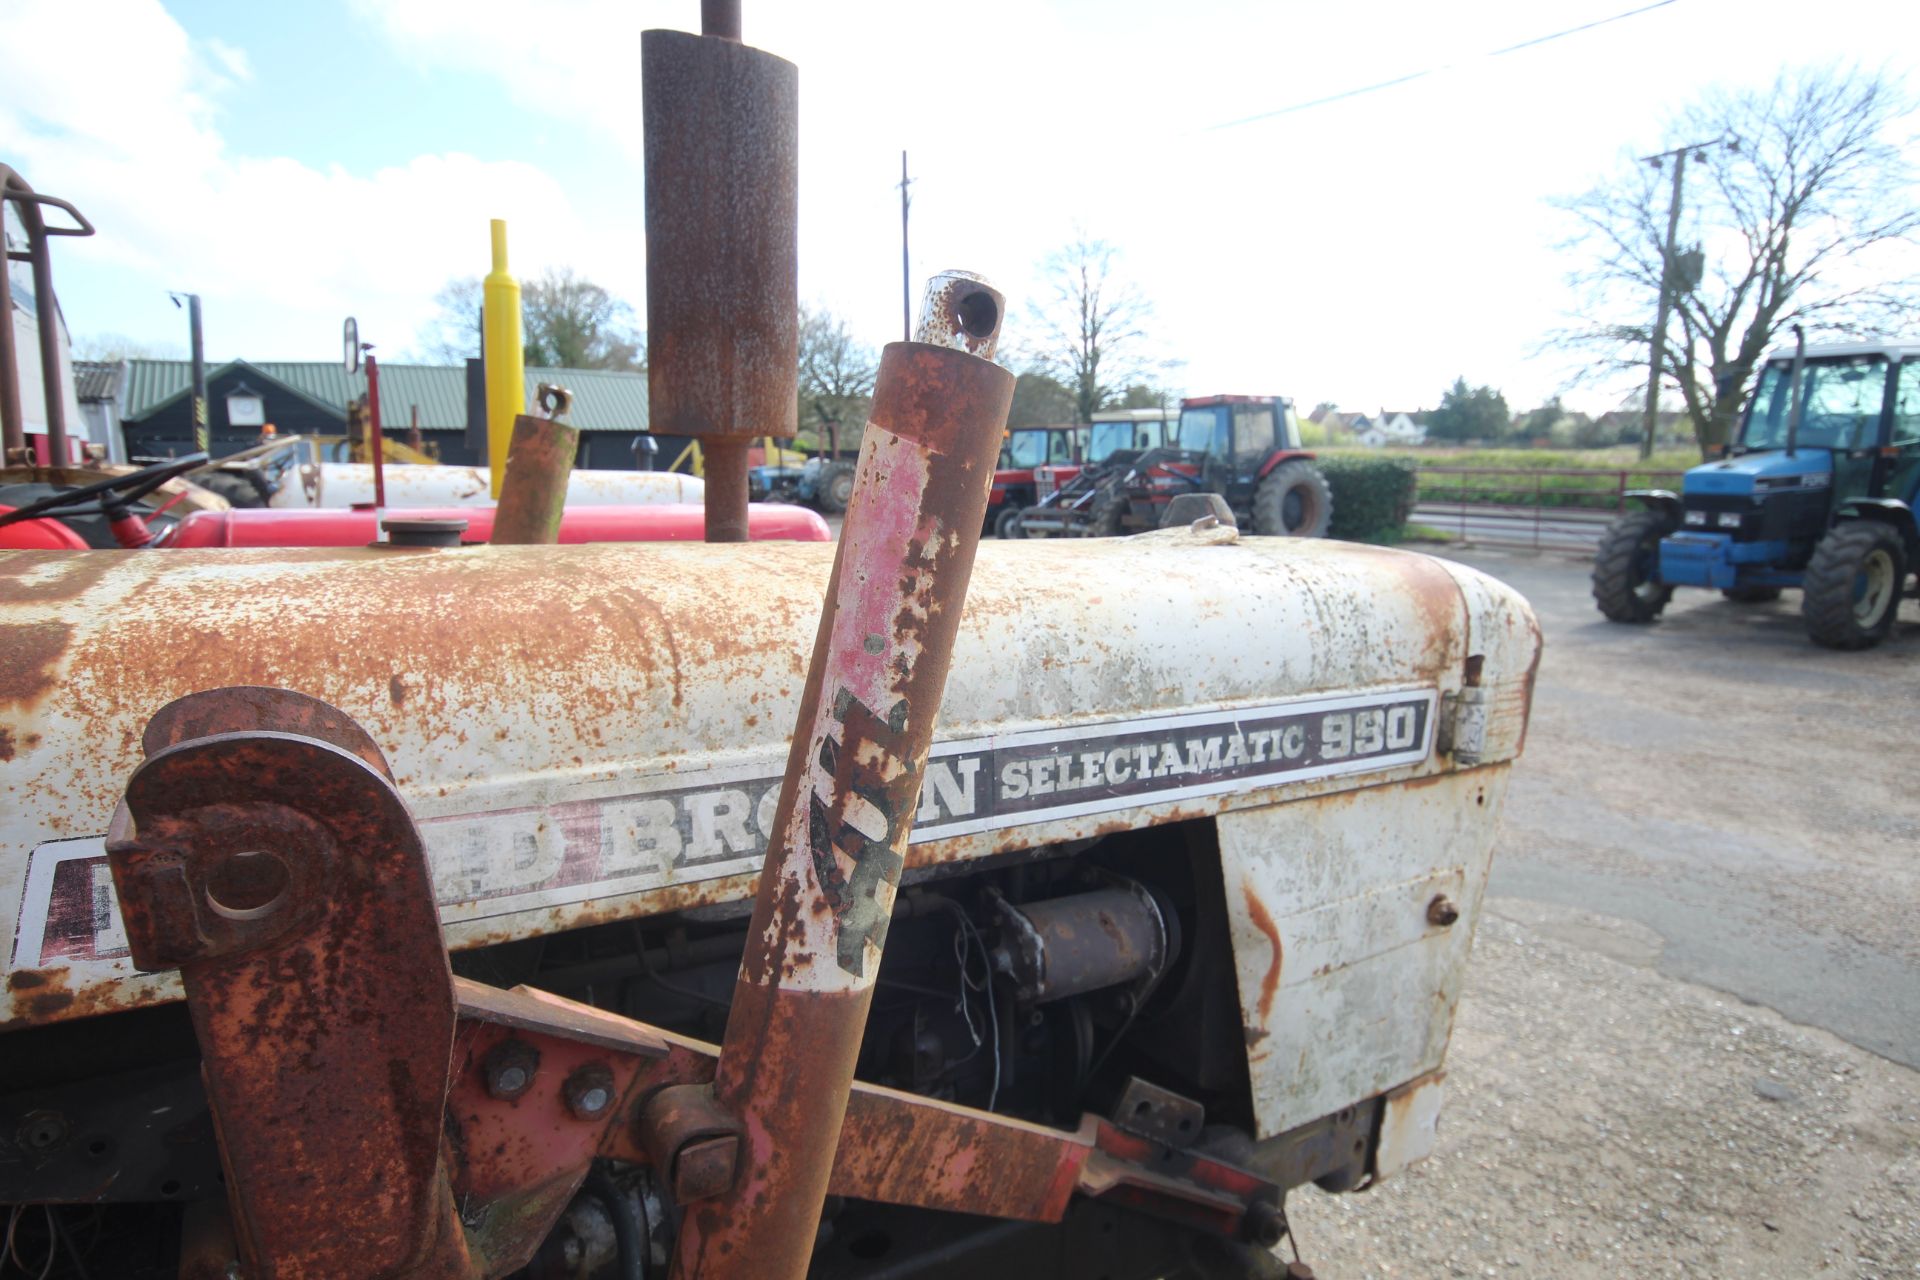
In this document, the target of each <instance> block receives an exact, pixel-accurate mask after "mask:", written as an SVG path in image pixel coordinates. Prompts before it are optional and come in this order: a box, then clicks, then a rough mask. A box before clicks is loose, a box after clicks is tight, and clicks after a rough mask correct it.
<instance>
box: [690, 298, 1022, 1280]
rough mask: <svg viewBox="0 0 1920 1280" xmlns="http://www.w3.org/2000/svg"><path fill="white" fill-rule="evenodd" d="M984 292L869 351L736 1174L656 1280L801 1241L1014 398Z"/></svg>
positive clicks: (756, 976) (751, 1029)
mask: <svg viewBox="0 0 1920 1280" xmlns="http://www.w3.org/2000/svg"><path fill="white" fill-rule="evenodd" d="M1004 309H1005V308H1004V301H1003V299H1002V298H1001V296H1000V294H999V293H998V292H997V291H996V290H994V289H993V288H992V287H991V286H989V285H987V284H985V283H984V282H982V281H981V280H980V278H979V277H977V276H972V275H968V274H965V273H961V272H952V273H948V274H946V275H943V276H939V277H936V278H935V280H934V282H933V285H932V286H931V287H930V288H929V289H928V292H927V304H926V310H925V312H924V313H923V315H922V317H921V322H920V327H919V330H918V332H919V336H920V337H921V339H922V340H921V341H919V342H896V343H893V344H891V345H889V346H888V347H887V348H886V350H885V352H883V353H882V355H881V359H880V375H879V378H878V381H877V382H876V384H875V387H874V396H873V413H872V417H871V418H870V419H869V422H868V426H867V431H866V438H865V440H864V441H863V442H862V444H861V448H860V463H859V470H858V471H857V473H856V474H855V478H854V486H853V496H852V499H851V501H850V502H849V503H848V506H847V517H846V525H845V527H844V529H843V530H842V532H841V536H840V543H839V549H838V552H837V554H836V555H835V557H834V563H833V577H832V579H831V580H830V581H829V583H828V586H827V598H826V603H825V607H824V609H823V611H822V613H821V617H820V630H819V633H818V636H817V638H816V640H815V642H814V649H813V661H812V663H811V665H810V666H809V668H808V671H807V683H806V687H805V690H804V692H803V693H802V695H801V702H800V719H799V724H798V725H797V726H796V728H795V730H794V735H793V747H792V752H791V754H790V755H789V757H788V761H787V774H786V781H785V783H784V785H783V786H782V787H781V791H780V803H779V808H778V809H777V810H776V813H775V817H774V822H773V832H774V836H773V839H772V840H771V841H770V842H769V846H768V849H767V860H766V863H765V865H764V867H763V868H762V870H761V873H760V886H759V894H758V896H757V897H756V899H755V901H754V912H753V922H752V924H751V926H750V927H749V929H748V934H747V949H746V952H745V954H744V955H743V956H742V958H741V964H740V975H739V978H738V980H737V982H736V985H735V988H734V998H733V1008H732V1012H731V1014H730V1016H729V1017H728V1020H727V1033H726V1037H725V1040H724V1042H723V1046H722V1049H721V1053H720V1062H719V1066H718V1069H717V1071H716V1073H715V1076H714V1082H713V1098H712V1101H713V1103H715V1104H717V1105H718V1107H719V1109H721V1110H723V1111H725V1112H727V1113H729V1114H731V1115H732V1116H734V1117H736V1118H737V1119H738V1120H739V1122H740V1129H741V1149H740V1158H739V1161H738V1169H739V1173H738V1175H737V1178H736V1179H735V1181H734V1182H733V1185H732V1186H731V1187H730V1188H729V1189H727V1190H725V1191H724V1192H722V1193H721V1194H719V1195H717V1196H715V1197H713V1198H712V1199H707V1200H701V1201H698V1202H696V1203H694V1204H691V1205H689V1206H688V1207H687V1211H686V1216H685V1218H684V1220H683V1222H682V1224H681V1238H680V1243H679V1247H678V1249H677V1251H676V1253H675V1257H674V1274H675V1275H676V1276H680V1277H693V1276H702V1277H718V1276H730V1277H731V1276H741V1277H744V1276H749V1275H751V1276H755V1277H769V1278H772V1277H792V1278H794V1280H797V1278H798V1277H800V1276H802V1275H804V1274H805V1272H806V1269H807V1260H808V1258H809V1257H810V1256H811V1254H812V1252H813V1243H814V1234H815V1227H816V1225H817V1224H818V1222H819V1217H820V1207H821V1204H822V1202H823V1201H824V1199H825V1197H826V1193H827V1178H828V1174H829V1173H830V1171H831V1169H832V1167H833V1157H834V1149H835V1147H836V1145H837V1143H838V1140H839V1134H840V1126H841V1121H842V1117H843V1115H844V1113H845V1111H846V1106H847V1095H848V1090H849V1088H850V1087H851V1085H852V1082H853V1067H854V1059H855V1057H856V1056H857V1054H858V1052H859V1049H860V1038H861V1034H862V1032H863V1031H864V1030H865V1028H866V1023H867V1009H868V1006H869V1004H871V1002H872V998H873V982H874V977H875V975H876V974H877V973H878V971H879V968H880V956H881V952H882V950H883V948H884V947H885V945H886V940H887V923H888V919H889V917H890V915H891V913H892V910H893V900H894V893H895V890H896V889H897V887H898V885H899V882H900V873H901V870H902V868H903V867H904V865H905V854H906V848H907V836H908V832H909V830H910V828H911V827H912V825H913V814H914V809H915V807H916V805H917V804H918V801H919V794H920V782H921V777H922V775H923V773H924V771H925V768H926V760H927V751H928V748H929V746H930V745H931V743H932V739H933V727H934V721H935V719H936V717H937V716H938V713H939V708H940V700H941V697H942V695H943V693H944V692H945V689H946V682H947V672H948V669H949V668H950V667H951V665H952V661H953V643H954V636H955V635H956V633H957V632H958V630H959V626H960V613H961V609H962V607H963V606H964V604H965V602H966V595H967V583H968V580H969V578H970V577H971V575H972V572H973V559H974V552H975V551H976V550H977V549H978V547H979V543H980V526H981V522H982V521H983V520H984V519H985V517H986V509H987V491H988V489H989V487H990V486H991V484H992V480H993V464H994V459H995V457H996V456H997V454H998V452H999V448H1000V437H1001V432H1002V431H1003V430H1004V429H1005V427H1006V421H1007V410H1008V409H1009V408H1010V407H1011V405H1012V402H1013V381H1014V380H1013V375H1012V374H1010V373H1008V372H1007V371H1006V370H1005V369H1003V368H1001V367H1000V366H999V365H996V364H994V363H993V362H992V361H991V359H990V358H989V357H990V356H991V355H992V352H993V347H994V342H995V340H996V338H997V336H998V333H999V328H1000V318H1001V315H1002V313H1003V311H1004Z"/></svg>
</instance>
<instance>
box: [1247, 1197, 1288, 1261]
mask: <svg viewBox="0 0 1920 1280" xmlns="http://www.w3.org/2000/svg"><path fill="white" fill-rule="evenodd" d="M1246 1222H1247V1238H1248V1239H1249V1240H1252V1241H1253V1242H1254V1243H1255V1244H1257V1245H1259V1246H1260V1247H1261V1248H1263V1249H1271V1248H1273V1247H1274V1246H1275V1245H1277V1244H1279V1243H1280V1242H1281V1241H1282V1240H1284V1239H1286V1236H1287V1216H1286V1215H1285V1214H1284V1213H1282V1212H1280V1206H1278V1205H1276V1204H1272V1203H1269V1202H1268V1201H1265V1200H1256V1201H1254V1202H1253V1203H1252V1204H1250V1205H1248V1206H1247V1218H1246Z"/></svg>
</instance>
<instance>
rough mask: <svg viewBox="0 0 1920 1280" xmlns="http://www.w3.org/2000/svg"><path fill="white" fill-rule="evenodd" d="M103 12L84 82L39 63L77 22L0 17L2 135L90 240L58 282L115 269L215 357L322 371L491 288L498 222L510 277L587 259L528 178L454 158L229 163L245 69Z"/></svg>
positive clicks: (217, 47) (145, 2) (130, 15)
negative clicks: (367, 166)
mask: <svg viewBox="0 0 1920 1280" xmlns="http://www.w3.org/2000/svg"><path fill="white" fill-rule="evenodd" d="M107 7H109V6H96V10H98V9H100V8H107ZM110 8H111V12H109V13H100V12H97V11H96V13H95V14H94V16H93V18H92V19H91V20H90V25H91V27H92V34H91V35H90V36H89V39H88V45H87V68H86V69H87V74H85V75H75V74H73V67H72V66H71V65H69V64H67V63H65V62H63V61H62V60H60V59H54V58H47V57H45V56H43V54H42V55H35V54H33V53H32V52H31V51H33V50H36V49H37V50H41V51H44V50H47V49H50V48H58V47H62V44H63V43H70V42H71V38H72V23H73V19H72V8H71V6H70V5H67V4H64V3H62V2H61V0H14V2H13V3H9V4H8V5H6V6H5V7H4V9H3V10H0V85H4V87H5V97H4V98H3V99H0V136H4V137H6V138H7V139H8V140H9V147H10V150H11V152H12V155H11V156H9V160H10V162H11V163H13V164H14V165H15V167H16V168H18V169H20V170H21V171H22V172H23V173H24V174H26V175H27V177H28V180H29V181H31V182H33V183H34V185H35V186H36V188H38V189H39V190H42V191H50V192H54V193H56V194H59V195H61V196H63V197H64V198H66V199H69V200H71V201H72V202H73V203H74V204H75V205H77V206H78V207H79V208H80V209H81V210H82V211H83V212H85V213H86V214H87V216H88V217H89V218H90V219H91V220H92V221H93V223H94V225H95V226H96V227H97V228H98V234H97V235H96V236H94V237H92V238H91V239H87V240H71V241H66V242H63V244H62V245H61V247H60V260H59V263H58V264H56V270H57V271H58V272H65V271H72V270H73V269H74V265H75V264H78V265H80V266H83V267H84V266H89V265H94V266H99V265H106V266H111V267H112V268H113V269H116V270H118V271H121V272H123V273H125V274H126V275H129V276H131V277H133V278H135V279H139V280H144V281H146V282H147V284H148V285H149V286H150V288H151V290H152V292H153V295H154V297H155V298H156V299H157V298H158V297H159V295H160V292H161V291H162V290H165V289H185V290H191V291H195V292H198V293H200V294H201V295H202V298H203V300H204V301H205V304H206V313H207V325H208V346H209V350H210V352H211V353H212V354H214V355H216V356H218V357H222V358H224V357H227V356H232V355H243V354H244V355H248V356H251V357H253V358H256V359H259V358H276V357H277V358H287V357H298V356H299V355H301V354H304V353H305V352H307V351H313V352H315V353H316V354H317V355H319V356H330V355H331V354H332V352H333V350H334V349H335V347H336V346H337V339H335V338H333V337H332V336H331V335H335V334H337V333H338V329H339V324H340V318H341V317H343V316H345V315H347V314H349V313H355V314H357V315H358V317H359V319H360V321H361V326H362V330H363V332H365V333H367V334H368V335H369V337H374V338H377V339H378V340H379V341H380V342H381V345H382V347H383V348H384V349H386V350H389V351H395V352H397V351H398V350H399V349H400V348H403V347H405V346H406V345H407V344H409V343H410V342H411V341H412V339H413V337H414V334H415V331H416V330H417V328H418V327H419V325H420V324H421V322H422V321H424V320H425V319H426V318H427V316H428V315H429V313H430V312H431V309H432V308H431V299H432V296H433V294H434V292H435V291H436V290H437V289H438V288H439V287H440V286H441V285H442V284H444V283H445V282H446V281H447V279H449V278H450V277H452V276H456V275H471V274H477V273H480V272H483V271H484V270H485V269H486V255H487V239H488V230H487V219H488V218H490V217H504V218H507V219H509V221H510V225H511V227H512V231H513V236H514V241H515V246H516V253H515V267H516V269H520V270H523V271H532V270H537V269H538V268H539V267H540V266H541V265H543V262H542V260H541V257H540V255H538V254H534V253H529V252H525V251H523V250H522V249H521V246H534V245H545V246H560V245H567V246H569V247H573V248H577V249H578V250H579V251H580V252H581V254H583V255H585V256H586V257H587V258H591V257H592V256H594V254H595V246H596V244H597V243H598V242H597V241H596V238H595V233H594V232H593V230H592V229H591V228H588V227H585V226H583V225H582V223H581V221H580V219H579V217H578V216H577V214H576V213H575V212H574V209H573V206H572V203H571V202H570V201H569V199H568V198H567V195H566V192H565V190H564V189H563V188H562V186H561V185H560V184H559V183H558V182H556V181H555V180H554V179H553V177H552V176H550V175H549V174H547V173H545V172H543V171H542V170H541V169H539V168H538V167H536V166H534V165H531V164H525V163H518V162H496V161H482V160H478V159H475V158H474V157H472V156H468V155H462V154H458V153H449V154H443V155H422V156H416V157H414V158H413V159H411V160H409V161H407V162H406V163H404V164H396V165H391V166H387V167H383V168H380V169H376V170H374V171H372V172H370V173H355V172H351V171H349V170H347V169H345V168H342V167H340V166H337V165H336V166H330V167H327V168H324V169H320V168H314V167H312V166H309V165H306V164H302V163H300V162H298V161H295V160H292V159H289V158H287V157H284V156H248V155H239V154H235V153H234V152H233V151H232V150H231V149H230V148H228V147H227V145H226V144H225V142H224V141H223V139H222V137H221V135H220V131H219V129H218V127H217V125H216V120H215V105H216V102H217V99H218V95H219V94H220V93H221V91H222V89H223V88H230V87H231V86H232V84H233V82H234V81H235V80H238V79H244V78H245V76H246V75H248V74H250V69H249V67H248V63H247V60H246V57H245V54H244V53H243V52H242V51H240V50H237V49H233V48H230V47H228V46H226V45H223V44H220V43H219V42H217V41H216V42H209V44H208V45H207V46H206V47H205V49H204V51H202V50H197V49H196V48H195V46H194V44H193V42H192V41H191V40H190V39H189V38H188V36H187V34H186V32H185V31H183V30H182V29H181V27H180V25H179V23H178V22H176V21H175V20H174V19H173V18H172V17H171V16H170V15H169V14H167V13H166V12H165V10H164V9H162V8H161V6H160V5H159V4H158V3H157V2H156V0H115V2H114V3H113V4H112V5H111V6H110ZM216 64H217V66H216ZM601 256H610V255H601ZM68 320H69V323H70V324H71V325H72V326H73V327H74V328H75V329H77V330H80V331H82V332H88V331H96V330H120V329H129V328H132V327H133V326H131V325H129V324H128V323H127V321H126V320H125V319H124V318H123V317H120V316H115V315H76V314H74V313H73V312H72V310H71V309H69V312H68Z"/></svg>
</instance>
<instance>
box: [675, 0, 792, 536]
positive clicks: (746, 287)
mask: <svg viewBox="0 0 1920 1280" xmlns="http://www.w3.org/2000/svg"><path fill="white" fill-rule="evenodd" d="M702 17H703V19H704V22H705V26H706V30H707V34H705V35H698V36H696V35H690V34H688V33H686V32H684V31H647V32H643V33H642V34H641V37H640V94H641V112H642V116H641V123H642V130H643V134H644V149H645V162H646V212H647V391H648V395H649V398H650V406H649V416H650V419H651V423H652V427H651V429H652V430H653V431H656V432H659V433H660V434H662V435H683V436H692V437H694V438H695V439H697V440H699V441H700V443H701V446H702V449H703V452H704V454H705V457H706V465H705V467H704V471H705V476H706V482H707V496H706V506H707V541H709V542H745V541H746V540H747V446H748V442H749V441H750V440H752V439H753V437H755V436H760V435H770V436H780V437H789V436H792V435H793V434H794V433H795V432H796V431H797V430H798V428H799V395H798V391H799V353H800V302H799V296H800V295H799V274H798V263H799V251H798V247H797V245H798V239H799V226H800V222H799V218H800V213H799V209H800V206H799V147H800V134H799V104H800V88H799V73H798V71H797V70H796V69H795V68H794V65H793V64H792V63H790V62H787V61H785V60H784V59H781V58H776V57H774V56H773V55H772V54H770V53H765V52H763V51H761V50H759V49H755V48H751V47H750V46H748V45H744V44H741V43H740V6H739V3H738V0H730V2H729V0H709V2H708V3H704V4H703V5H702Z"/></svg>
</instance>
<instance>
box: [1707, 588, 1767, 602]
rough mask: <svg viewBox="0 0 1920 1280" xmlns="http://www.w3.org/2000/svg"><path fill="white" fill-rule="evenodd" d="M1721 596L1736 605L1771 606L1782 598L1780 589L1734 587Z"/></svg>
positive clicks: (1723, 592)
mask: <svg viewBox="0 0 1920 1280" xmlns="http://www.w3.org/2000/svg"><path fill="white" fill-rule="evenodd" d="M1720 594H1721V595H1723V596H1725V597H1726V598H1727V599H1729V600H1731V601H1733V602H1734V603H1735V604H1769V603H1771V602H1772V601H1775V600H1778V599H1779V598H1780V588H1778V587H1732V588H1729V589H1728V590H1726V591H1722V592H1721V593H1720Z"/></svg>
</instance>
